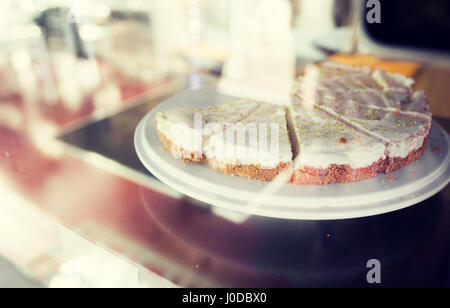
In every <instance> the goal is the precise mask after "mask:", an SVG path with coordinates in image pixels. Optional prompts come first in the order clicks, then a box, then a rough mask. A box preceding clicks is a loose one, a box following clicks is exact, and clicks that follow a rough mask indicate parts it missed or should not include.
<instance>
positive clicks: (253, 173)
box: [210, 161, 291, 182]
mask: <svg viewBox="0 0 450 308" xmlns="http://www.w3.org/2000/svg"><path fill="white" fill-rule="evenodd" d="M210 165H211V167H212V168H214V169H215V170H217V171H220V172H223V173H225V174H228V175H234V176H240V177H244V178H247V179H253V180H258V181H266V182H270V181H273V180H274V179H275V177H276V176H277V175H279V174H280V173H281V172H282V171H283V170H285V169H286V168H288V167H289V166H291V164H290V163H280V164H279V165H278V166H277V167H276V168H273V169H264V168H261V166H260V165H234V166H225V167H223V166H219V165H218V164H215V163H214V162H213V161H212V162H210Z"/></svg>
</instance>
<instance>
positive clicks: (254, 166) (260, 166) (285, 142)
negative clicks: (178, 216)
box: [206, 103, 293, 181]
mask: <svg viewBox="0 0 450 308" xmlns="http://www.w3.org/2000/svg"><path fill="white" fill-rule="evenodd" d="M206 155H207V157H208V161H209V163H210V165H211V166H212V167H213V168H214V169H216V170H219V171H221V172H223V173H225V174H229V175H235V176H241V177H245V178H249V179H254V180H261V181H273V180H274V179H275V178H276V177H277V176H278V175H279V174H280V173H281V172H282V171H283V170H285V169H286V168H288V167H289V166H291V165H292V158H293V154H292V148H291V144H290V141H289V132H288V128H287V123H286V110H285V108H284V107H280V106H275V105H270V104H265V103H261V105H260V107H259V108H258V109H256V110H255V111H254V112H253V113H251V114H250V115H249V116H248V117H246V118H245V119H244V120H241V121H238V122H236V123H235V124H234V125H228V126H227V127H226V128H225V129H224V130H223V131H221V132H219V133H217V134H214V135H212V136H211V138H210V139H209V142H208V145H207V148H206Z"/></svg>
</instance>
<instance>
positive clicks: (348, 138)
mask: <svg viewBox="0 0 450 308" xmlns="http://www.w3.org/2000/svg"><path fill="white" fill-rule="evenodd" d="M290 113H291V115H290V125H289V126H290V129H291V131H293V132H294V134H293V136H292V138H291V139H292V140H293V141H292V143H293V145H294V148H295V149H296V150H295V151H296V152H297V154H298V156H297V158H296V159H295V162H294V164H295V165H294V169H295V171H294V174H293V176H292V180H291V182H292V183H293V184H303V185H327V184H333V183H351V182H357V181H362V180H365V179H368V178H371V177H375V176H377V175H378V173H379V170H380V164H382V162H383V161H384V159H385V158H386V156H385V150H386V147H385V145H384V144H383V143H382V142H380V141H377V140H375V139H374V138H372V137H370V136H367V135H366V134H363V133H360V132H357V131H355V130H354V129H353V128H351V127H350V126H348V125H346V124H345V123H342V122H341V121H340V120H338V119H337V118H336V117H332V116H329V115H328V114H326V113H325V112H323V111H321V110H320V109H317V108H315V109H314V110H313V111H311V112H307V111H305V110H303V109H302V108H300V107H298V106H293V107H292V108H291V109H290Z"/></svg>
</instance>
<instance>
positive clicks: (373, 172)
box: [290, 136, 429, 185]
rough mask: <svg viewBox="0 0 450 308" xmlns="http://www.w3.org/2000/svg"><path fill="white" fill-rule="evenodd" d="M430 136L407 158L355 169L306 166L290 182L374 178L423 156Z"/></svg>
mask: <svg viewBox="0 0 450 308" xmlns="http://www.w3.org/2000/svg"><path fill="white" fill-rule="evenodd" d="M428 138H429V136H427V138H425V140H424V143H423V145H422V147H421V148H419V149H417V150H415V151H412V152H411V153H409V155H408V156H407V157H405V158H399V157H388V158H386V159H380V160H379V161H378V162H376V163H374V164H373V165H372V166H368V167H365V168H358V169H353V168H351V167H350V166H349V165H332V166H331V167H329V168H327V169H317V168H311V167H304V168H303V169H302V170H296V171H295V172H294V175H293V176H292V179H291V181H290V182H291V183H292V184H296V185H328V184H338V183H354V182H359V181H363V180H367V179H370V178H374V177H376V176H378V175H379V174H390V173H392V172H394V171H396V170H399V169H401V168H403V167H405V166H407V165H409V164H410V163H412V162H413V161H416V160H417V159H419V158H420V157H422V155H423V154H424V153H425V151H426V149H427V145H428Z"/></svg>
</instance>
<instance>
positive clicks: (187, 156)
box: [158, 132, 207, 163]
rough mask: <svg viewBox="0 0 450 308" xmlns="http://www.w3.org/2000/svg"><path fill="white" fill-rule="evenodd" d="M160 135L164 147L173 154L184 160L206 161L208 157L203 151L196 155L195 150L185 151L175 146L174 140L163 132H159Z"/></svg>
mask: <svg viewBox="0 0 450 308" xmlns="http://www.w3.org/2000/svg"><path fill="white" fill-rule="evenodd" d="M158 135H159V139H161V142H162V144H163V146H164V148H166V150H168V151H170V152H171V153H172V155H174V156H175V157H177V158H179V159H182V160H184V161H193V162H197V163H205V162H206V161H207V159H206V157H205V155H204V154H203V153H202V154H198V155H196V154H195V153H193V152H189V151H185V150H184V149H183V148H180V147H177V146H175V145H174V144H173V143H172V141H170V140H169V139H167V137H166V136H165V135H163V134H162V133H161V132H158Z"/></svg>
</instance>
